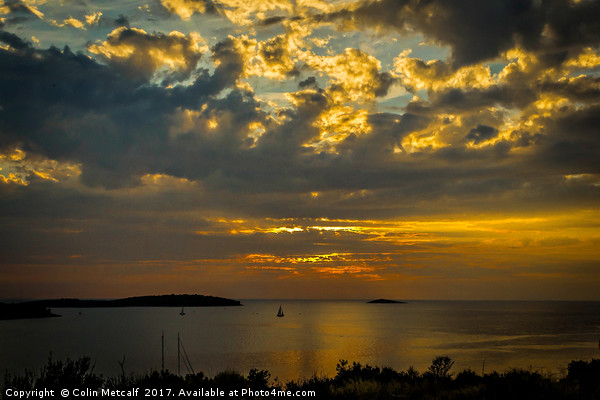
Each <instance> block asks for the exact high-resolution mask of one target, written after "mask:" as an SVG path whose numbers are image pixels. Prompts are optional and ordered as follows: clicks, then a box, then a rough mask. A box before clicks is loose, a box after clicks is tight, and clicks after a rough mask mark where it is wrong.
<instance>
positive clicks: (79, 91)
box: [0, 33, 256, 187]
mask: <svg viewBox="0 0 600 400" xmlns="http://www.w3.org/2000/svg"><path fill="white" fill-rule="evenodd" d="M0 38H1V39H2V41H3V42H5V43H10V44H11V45H12V47H13V48H14V50H0V106H1V107H2V111H0V146H1V147H3V148H6V147H9V146H21V147H22V149H23V150H25V151H26V152H32V153H33V154H40V155H43V156H45V157H48V158H50V159H55V160H66V161H72V162H78V163H82V175H81V179H82V181H83V182H84V183H86V184H88V185H93V186H95V185H101V186H105V187H120V186H128V185H135V184H136V183H137V182H138V179H139V177H140V176H141V175H143V174H145V173H153V172H161V171H164V169H165V168H167V167H168V166H169V165H171V164H172V163H171V162H170V161H169V160H167V159H165V158H164V157H166V156H165V154H169V153H170V151H169V149H170V148H171V146H178V144H177V141H175V142H173V141H171V140H170V139H169V129H170V125H169V121H170V118H171V115H172V114H173V113H174V112H175V111H176V110H178V109H180V108H181V107H187V108H199V107H200V106H201V105H202V104H203V103H204V102H207V105H208V109H207V112H210V111H211V110H212V108H213V107H215V108H218V107H222V106H223V105H222V103H223V102H230V103H228V104H226V105H225V107H231V109H230V111H231V113H232V115H234V117H233V119H236V120H237V121H238V123H239V124H240V125H241V124H244V123H248V121H247V118H249V115H244V114H240V115H239V116H237V117H235V113H236V110H235V107H237V106H239V107H243V108H248V107H247V106H246V105H245V104H244V102H246V101H247V102H249V103H250V104H251V105H250V106H249V107H250V108H252V109H253V110H254V109H255V108H256V106H255V105H253V103H252V102H253V100H252V98H251V97H248V96H245V97H240V96H238V95H237V94H236V93H237V92H236V91H235V90H234V91H233V92H232V93H231V94H230V95H229V96H228V97H227V98H225V99H223V100H211V96H214V95H216V94H218V93H219V92H220V91H221V90H223V89H224V88H226V87H229V86H230V85H232V84H233V83H234V82H235V79H237V77H238V75H239V73H240V71H241V66H240V64H239V57H236V56H235V54H232V53H231V51H230V50H227V44H222V45H217V46H216V47H215V49H214V52H213V53H214V56H213V57H214V58H215V59H218V60H220V61H221V65H220V66H219V67H218V68H217V69H216V71H215V72H214V74H213V75H210V74H209V73H208V72H207V71H201V72H200V73H199V76H198V78H197V79H196V81H195V82H194V84H193V85H191V86H188V87H175V88H174V89H172V90H169V89H165V88H162V87H158V86H148V85H141V86H140V85H139V82H138V83H136V82H134V81H132V80H130V79H128V78H127V77H126V76H124V75H122V74H120V73H119V72H118V71H117V70H115V69H113V68H111V66H105V65H101V64H98V63H96V62H95V61H93V60H92V59H90V58H89V57H87V56H85V55H83V54H81V53H73V52H72V51H71V50H70V49H69V48H68V47H65V48H64V49H63V50H62V51H61V50H58V49H56V48H50V49H47V50H35V49H32V48H31V47H29V46H28V45H26V43H25V42H23V41H22V40H19V39H18V38H17V37H15V36H14V35H11V34H7V33H3V34H2V36H1V37H0ZM231 99H235V101H231ZM239 99H242V100H239ZM213 102H214V103H213ZM208 103H210V104H208ZM244 112H245V111H244ZM255 114H256V113H254V114H253V115H255ZM228 145H231V146H233V145H234V144H232V143H228ZM173 156H174V157H175V158H176V159H178V163H179V164H185V163H186V160H185V157H186V156H187V157H194V156H196V154H195V153H194V152H193V151H187V150H186V151H185V154H174V155H173ZM181 158H183V159H184V160H180V159H181ZM187 163H188V164H189V165H188V167H189V168H193V164H194V162H193V160H191V159H189V160H187ZM186 173H187V174H192V172H190V171H188V170H185V171H181V174H186Z"/></svg>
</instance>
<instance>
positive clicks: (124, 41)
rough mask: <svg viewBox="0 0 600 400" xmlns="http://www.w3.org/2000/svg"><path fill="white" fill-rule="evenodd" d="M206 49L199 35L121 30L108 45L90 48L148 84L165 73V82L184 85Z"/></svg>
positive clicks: (116, 30)
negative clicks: (181, 81) (155, 76)
mask: <svg viewBox="0 0 600 400" xmlns="http://www.w3.org/2000/svg"><path fill="white" fill-rule="evenodd" d="M203 45H204V41H203V39H202V38H201V37H200V35H198V34H195V33H192V34H190V35H188V36H186V35H184V34H182V33H180V32H177V31H173V32H171V33H169V34H168V35H165V34H148V33H146V32H145V31H144V30H142V29H137V28H126V27H120V28H117V29H115V30H113V31H112V32H111V33H110V34H109V35H108V36H107V40H106V41H103V42H96V43H95V44H90V45H89V46H88V50H89V51H90V52H91V53H94V54H97V55H99V56H100V57H101V58H102V59H103V60H104V61H106V62H107V63H108V64H109V65H111V66H113V67H114V68H116V69H118V70H120V71H122V72H123V73H125V74H126V75H128V76H130V77H133V78H139V79H143V80H146V81H147V80H150V79H151V78H152V77H154V75H155V74H156V73H157V72H158V71H160V70H161V69H164V72H163V74H162V75H164V78H165V79H167V80H168V81H172V80H175V81H180V80H184V79H187V78H188V77H190V75H191V74H192V72H193V71H194V69H195V68H196V66H197V64H198V60H200V58H201V56H202V54H203V52H205V51H206V50H207V48H205V47H204V46H203Z"/></svg>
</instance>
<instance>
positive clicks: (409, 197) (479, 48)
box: [0, 0, 600, 299]
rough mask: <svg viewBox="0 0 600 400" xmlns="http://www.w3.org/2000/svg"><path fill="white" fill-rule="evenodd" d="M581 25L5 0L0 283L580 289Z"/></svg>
mask: <svg viewBox="0 0 600 400" xmlns="http://www.w3.org/2000/svg"><path fill="white" fill-rule="evenodd" d="M599 17H600V12H599V10H598V3H597V2H595V1H589V0H580V1H566V0H565V1H525V0H515V1H488V2H475V1H473V2H471V1H458V0H457V1H419V2H416V1H385V0H381V1H369V2H364V1H330V2H326V1H319V0H305V1H293V2H292V1H286V0H281V1H272V2H251V3H247V2H239V1H235V0H226V1H225V0H222V1H188V0H161V1H153V2H148V3H138V2H135V1H125V2H122V3H119V4H113V3H110V2H95V3H90V4H87V3H84V2H71V3H64V4H58V3H56V2H52V1H39V0H35V1H34V0H30V1H24V0H23V1H16V0H15V1H3V2H1V3H0V24H1V27H2V31H1V32H0V150H1V153H0V168H1V169H0V192H1V193H2V195H1V196H0V207H1V209H2V210H3V211H2V221H3V223H2V238H3V240H2V244H1V245H0V257H1V260H2V266H1V267H0V268H1V269H2V271H3V275H2V276H3V277H2V278H1V279H0V287H2V289H3V292H4V293H7V294H6V296H8V297H19V296H24V297H32V296H54V295H56V296H62V295H73V296H91V297H94V296H112V295H115V296H120V295H129V294H142V293H162V292H206V291H209V290H210V291H211V292H213V293H216V294H221V295H228V296H232V297H282V296H283V297H288V296H292V297H293V296H302V297H348V296H350V297H370V296H378V297H384V296H387V297H396V298H401V297H412V298H482V297H489V298H569V299H576V298H579V299H581V298H597V294H596V292H595V290H594V288H595V287H596V286H597V284H598V283H599V281H600V257H599V253H598V251H597V248H598V243H599V241H600V230H599V229H598V227H599V226H600V209H599V208H598V198H599V195H600V168H599V165H600V164H599V163H598V159H599V155H600V132H599V130H598V126H600V121H599V115H600V108H599V107H600V75H599V67H600V48H599V44H600V41H599V38H598V35H599V33H600V25H598V22H597V21H598V20H600V18H599ZM595 285H596V286H595Z"/></svg>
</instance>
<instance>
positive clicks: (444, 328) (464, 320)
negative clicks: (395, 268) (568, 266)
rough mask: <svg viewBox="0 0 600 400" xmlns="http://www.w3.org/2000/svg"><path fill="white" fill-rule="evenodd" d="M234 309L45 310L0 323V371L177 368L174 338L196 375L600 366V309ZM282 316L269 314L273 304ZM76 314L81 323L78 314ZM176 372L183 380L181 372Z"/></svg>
mask: <svg viewBox="0 0 600 400" xmlns="http://www.w3.org/2000/svg"><path fill="white" fill-rule="evenodd" d="M243 304H244V307H230V308H187V309H186V314H187V315H185V316H180V315H179V312H180V309H178V308H120V309H119V308H113V309H110V308H108V309H101V308H96V309H82V310H78V309H55V310H53V311H54V312H56V313H58V314H61V315H62V316H63V317H62V318H49V319H35V320H18V321H0V371H2V373H3V372H4V371H5V370H8V371H11V372H19V371H22V370H23V369H24V368H29V369H32V368H33V369H38V368H39V367H41V366H42V365H43V364H44V363H45V361H46V359H47V358H48V355H49V354H50V353H52V355H53V358H55V359H64V358H66V357H71V358H77V357H80V356H85V355H87V356H90V357H91V358H92V359H93V360H95V362H96V367H95V371H96V372H100V373H103V374H108V375H117V374H118V373H119V372H120V367H119V364H118V362H119V361H121V360H122V359H123V356H125V370H126V372H136V373H138V372H140V373H141V372H145V371H149V370H151V369H160V364H161V333H162V332H163V331H164V335H165V366H166V367H167V368H168V369H170V370H171V371H176V370H177V333H178V332H179V334H180V336H181V340H182V343H183V345H184V347H185V350H186V351H187V354H188V356H189V359H190V361H191V364H192V366H193V368H194V369H195V371H196V372H198V371H202V372H204V373H206V374H208V375H214V374H216V373H217V372H220V371H223V370H225V369H234V370H237V371H240V372H242V373H244V374H245V373H247V372H248V371H249V370H250V369H251V368H258V369H268V370H269V371H270V372H271V374H272V377H279V379H280V380H289V379H297V378H299V377H309V376H312V375H313V374H315V373H316V374H326V375H329V376H333V375H334V374H335V366H336V363H337V362H338V361H339V360H340V359H347V360H349V361H358V362H361V363H368V364H371V365H377V366H390V367H392V368H395V369H397V370H405V369H406V368H408V367H409V366H414V367H415V368H416V369H417V370H421V371H425V370H426V369H427V367H428V366H429V364H430V363H431V360H432V359H433V358H434V357H435V356H437V355H448V356H450V357H451V358H453V359H455V360H456V364H455V367H454V369H455V370H460V369H464V368H472V369H474V370H476V371H478V372H480V371H481V369H482V366H483V362H484V360H485V370H486V371H488V372H489V371H491V370H504V369H507V368H510V367H518V368H526V369H529V368H533V369H537V370H543V371H545V372H552V373H561V372H564V369H565V368H566V366H567V365H568V363H569V361H571V360H574V359H584V360H585V359H587V360H589V359H591V358H599V357H600V352H599V349H598V341H599V339H600V302H478V301H411V302H408V303H406V304H396V305H389V304H365V303H364V302H361V301H286V300H282V301H271V300H269V301H259V300H246V301H243ZM280 304H281V305H282V306H283V309H284V311H285V317H284V318H277V317H276V316H275V314H276V313H277V309H278V307H279V305H280ZM79 311H81V315H80V314H79ZM181 365H182V372H185V369H184V367H183V363H182V364H181Z"/></svg>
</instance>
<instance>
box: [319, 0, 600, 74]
mask: <svg viewBox="0 0 600 400" xmlns="http://www.w3.org/2000/svg"><path fill="white" fill-rule="evenodd" d="M599 14H600V5H599V4H598V3H597V2H594V1H581V2H567V1H562V0H552V1H546V2H536V1H533V0H509V1H506V0H491V1H485V2H479V1H469V0H466V1H465V0H450V1H446V0H444V1H437V0H430V1H420V2H415V1H409V0H402V1H396V0H382V1H361V2H355V3H351V6H350V7H347V8H343V9H339V10H335V11H333V12H330V13H325V14H320V15H317V16H316V17H314V19H315V21H317V22H337V23H338V24H339V27H340V29H344V30H349V29H355V28H364V27H367V28H373V29H376V30H378V31H380V32H386V31H388V30H389V29H393V30H396V31H399V32H401V33H403V34H411V33H415V32H418V33H422V34H423V35H425V36H426V37H427V38H429V39H431V40H433V41H435V42H438V43H440V44H442V45H447V46H449V47H450V48H451V50H452V53H451V60H452V65H453V67H454V68H459V67H461V66H464V65H472V64H476V63H479V62H481V61H485V60H492V59H495V58H497V57H500V56H501V55H502V53H503V52H505V51H508V50H510V49H512V48H514V47H523V48H525V49H526V50H531V51H538V52H541V53H542V55H543V57H544V58H545V61H546V62H547V63H549V64H553V65H556V64H560V63H561V62H562V61H563V60H564V57H565V56H566V55H567V54H571V53H575V54H576V53H579V52H581V51H582V48H583V47H585V46H589V45H592V44H594V43H597V41H598V39H599V37H600V36H599V35H600V27H599V26H598V23H597V16H598V15H599Z"/></svg>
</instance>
